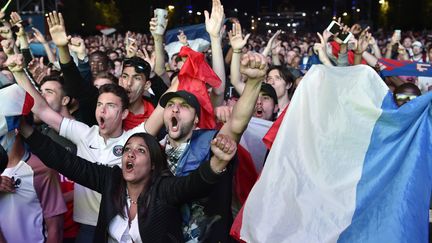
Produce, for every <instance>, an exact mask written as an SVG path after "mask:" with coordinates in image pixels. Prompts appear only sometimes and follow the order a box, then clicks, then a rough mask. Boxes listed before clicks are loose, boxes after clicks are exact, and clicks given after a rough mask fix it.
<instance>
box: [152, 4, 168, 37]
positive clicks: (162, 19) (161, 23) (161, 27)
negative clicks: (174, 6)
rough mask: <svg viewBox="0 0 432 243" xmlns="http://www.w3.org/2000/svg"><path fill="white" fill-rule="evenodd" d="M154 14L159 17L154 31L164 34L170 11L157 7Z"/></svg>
mask: <svg viewBox="0 0 432 243" xmlns="http://www.w3.org/2000/svg"><path fill="white" fill-rule="evenodd" d="M154 15H155V17H156V18H157V25H156V30H155V31H154V33H155V34H158V35H163V34H164V32H165V28H166V26H165V25H166V23H167V21H166V20H167V17H168V11H167V10H166V9H163V8H157V9H155V10H154Z"/></svg>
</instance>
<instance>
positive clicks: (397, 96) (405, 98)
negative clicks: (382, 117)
mask: <svg viewBox="0 0 432 243" xmlns="http://www.w3.org/2000/svg"><path fill="white" fill-rule="evenodd" d="M395 96H396V100H407V99H408V100H409V101H411V100H413V99H415V98H417V95H407V94H396V95H395Z"/></svg>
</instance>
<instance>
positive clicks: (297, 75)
mask: <svg viewBox="0 0 432 243" xmlns="http://www.w3.org/2000/svg"><path fill="white" fill-rule="evenodd" d="M287 69H288V71H289V72H290V73H291V75H292V76H293V77H294V80H295V79H298V78H300V77H302V76H303V73H302V72H301V71H300V70H298V69H296V68H293V67H288V68H287Z"/></svg>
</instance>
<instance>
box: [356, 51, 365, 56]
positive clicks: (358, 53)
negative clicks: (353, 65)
mask: <svg viewBox="0 0 432 243" xmlns="http://www.w3.org/2000/svg"><path fill="white" fill-rule="evenodd" d="M354 54H356V55H363V52H356V51H355V52H354Z"/></svg>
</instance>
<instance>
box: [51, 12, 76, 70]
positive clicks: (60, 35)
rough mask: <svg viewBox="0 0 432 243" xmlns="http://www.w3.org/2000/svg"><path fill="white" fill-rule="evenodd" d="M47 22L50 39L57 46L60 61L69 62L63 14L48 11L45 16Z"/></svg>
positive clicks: (67, 40)
mask: <svg viewBox="0 0 432 243" xmlns="http://www.w3.org/2000/svg"><path fill="white" fill-rule="evenodd" d="M47 23H48V28H49V32H50V34H51V38H52V41H53V42H54V44H55V45H56V46H57V48H58V54H59V59H60V63H69V62H70V61H71V56H70V54H69V48H68V44H69V39H68V37H67V36H66V29H65V25H64V20H63V15H62V14H61V13H57V12H56V11H54V12H50V13H49V14H48V17H47Z"/></svg>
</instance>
